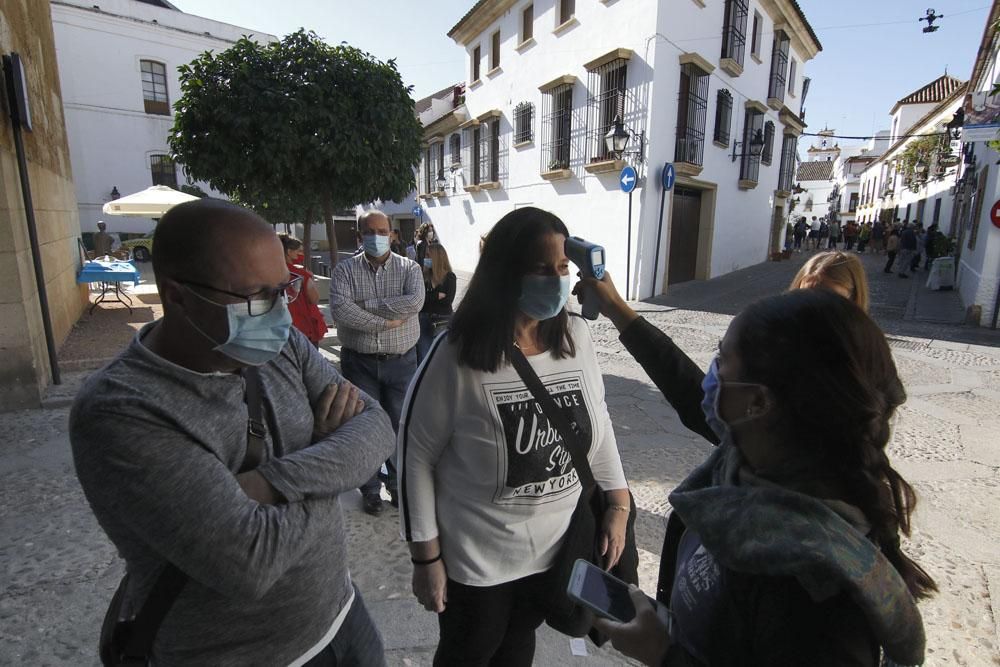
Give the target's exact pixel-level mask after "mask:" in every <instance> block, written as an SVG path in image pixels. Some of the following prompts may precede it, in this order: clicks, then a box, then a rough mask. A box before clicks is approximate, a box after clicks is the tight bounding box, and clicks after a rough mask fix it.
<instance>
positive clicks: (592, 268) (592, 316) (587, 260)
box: [566, 236, 604, 320]
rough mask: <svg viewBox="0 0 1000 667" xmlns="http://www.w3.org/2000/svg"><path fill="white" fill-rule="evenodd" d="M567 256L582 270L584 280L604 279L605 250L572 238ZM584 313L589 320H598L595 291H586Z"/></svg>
mask: <svg viewBox="0 0 1000 667" xmlns="http://www.w3.org/2000/svg"><path fill="white" fill-rule="evenodd" d="M566 256H567V257H569V259H570V261H571V262H573V263H574V264H576V265H577V267H579V269H580V275H581V276H583V277H584V278H596V279H597V280H600V279H601V278H603V277H604V248H603V247H602V246H599V245H597V244H596V243H591V242H590V241H585V240H584V239H581V238H580V237H579V236H571V237H569V238H568V239H566ZM583 294H584V296H583V311H582V312H581V313H580V314H581V315H583V316H584V317H585V318H587V319H588V320H596V319H597V316H598V315H599V314H600V310H599V308H598V305H599V304H598V301H597V294H596V293H595V292H593V290H584V293H583Z"/></svg>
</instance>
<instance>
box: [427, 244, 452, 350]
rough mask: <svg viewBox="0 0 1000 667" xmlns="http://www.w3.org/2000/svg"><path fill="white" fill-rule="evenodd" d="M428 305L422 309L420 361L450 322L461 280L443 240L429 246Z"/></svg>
mask: <svg viewBox="0 0 1000 667" xmlns="http://www.w3.org/2000/svg"><path fill="white" fill-rule="evenodd" d="M424 285H425V286H426V288H427V291H426V293H425V294H424V307H423V309H422V310H421V311H420V339H419V340H418V341H417V363H420V362H421V361H423V360H424V357H425V356H427V350H429V349H430V347H431V343H433V342H434V337H435V336H436V335H437V334H438V332H439V331H440V330H441V329H442V328H444V327H445V326H447V325H448V322H450V321H451V316H452V303H453V302H454V301H455V289H456V285H457V279H456V278H455V272H454V271H452V270H451V262H449V261H448V253H447V252H445V249H444V246H443V245H441V244H440V243H433V244H431V245H429V246H428V247H427V256H426V257H424Z"/></svg>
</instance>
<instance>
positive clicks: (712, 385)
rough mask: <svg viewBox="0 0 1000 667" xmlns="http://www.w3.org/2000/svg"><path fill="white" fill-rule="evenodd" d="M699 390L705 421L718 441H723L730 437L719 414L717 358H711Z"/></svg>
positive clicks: (720, 391)
mask: <svg viewBox="0 0 1000 667" xmlns="http://www.w3.org/2000/svg"><path fill="white" fill-rule="evenodd" d="M701 390H702V391H703V392H705V398H703V399H702V401H701V411H702V412H704V413H705V422H706V423H707V424H708V427H709V428H710V429H712V432H713V433H715V435H717V436H718V437H719V442H725V441H726V440H728V439H729V437H730V431H729V424H727V423H726V420H724V419H723V418H722V417H721V416H720V415H719V396H720V395H721V394H722V382H721V381H720V380H719V358H718V357H716V358H715V359H712V363H711V365H709V367H708V372H707V373H705V379H703V380H702V381H701Z"/></svg>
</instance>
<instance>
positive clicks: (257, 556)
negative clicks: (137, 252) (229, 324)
mask: <svg viewBox="0 0 1000 667" xmlns="http://www.w3.org/2000/svg"><path fill="white" fill-rule="evenodd" d="M154 326H156V323H152V324H149V325H147V326H146V327H144V328H143V329H142V331H140V332H139V333H138V335H137V336H136V338H135V340H133V342H132V344H131V345H130V346H129V347H128V348H126V350H125V351H124V352H123V353H122V354H121V355H120V356H119V357H118V358H117V359H115V360H114V361H113V362H111V363H110V364H109V365H108V366H106V367H105V368H103V369H102V370H100V371H98V372H97V373H95V374H94V375H93V376H91V377H90V378H89V379H88V381H87V383H86V384H85V385H84V386H83V388H82V389H81V391H80V394H79V395H78V396H77V399H76V402H75V404H74V406H73V410H72V413H71V415H70V440H71V443H72V447H73V458H74V461H75V463H76V470H77V475H78V476H79V478H80V483H81V484H82V486H83V490H84V493H85V494H86V496H87V500H88V501H89V502H90V505H91V507H92V508H93V510H94V514H95V515H96V516H97V519H98V521H99V522H100V524H101V527H102V528H103V529H104V531H105V532H106V533H107V534H108V537H109V538H110V539H111V541H112V542H114V544H115V546H116V547H117V548H118V550H119V552H120V553H121V555H122V557H123V558H125V560H126V563H127V568H128V571H129V573H130V586H129V590H128V592H127V596H126V606H127V609H135V608H137V607H138V606H140V605H141V604H142V602H143V601H144V600H145V598H146V595H147V594H148V592H149V590H150V588H151V587H152V585H153V583H154V581H155V579H156V577H157V575H158V574H159V572H160V571H161V570H162V568H163V567H164V565H165V563H166V562H167V561H169V562H171V563H173V564H174V565H176V566H177V567H178V568H180V569H181V570H182V571H183V572H185V573H186V574H187V575H188V576H189V577H190V580H189V581H188V583H187V585H186V586H185V588H184V589H183V591H182V592H181V594H180V597H179V598H178V599H177V601H176V603H175V604H174V606H173V608H172V609H171V611H170V613H169V614H168V615H167V617H166V619H165V620H164V622H163V625H162V626H161V627H160V631H159V633H158V634H157V639H156V644H155V647H154V656H155V659H156V664H157V665H158V666H159V665H175V664H191V663H198V664H212V665H245V664H262V665H263V664H266V665H278V664H287V663H288V662H290V661H292V660H294V659H295V658H297V657H299V656H300V655H302V654H303V653H304V652H306V651H307V650H309V649H310V648H311V647H312V646H314V645H315V644H316V643H317V642H319V641H320V639H321V638H323V636H324V634H325V633H326V632H327V631H328V630H329V629H330V628H331V626H332V624H333V621H334V619H335V618H336V617H337V614H338V613H339V612H340V610H341V608H342V607H343V606H344V605H345V604H346V603H347V602H348V600H349V599H350V596H351V584H350V575H349V573H348V571H347V556H346V550H345V544H344V529H343V519H342V517H341V512H340V505H339V502H338V500H337V496H338V495H339V494H340V493H341V492H343V491H346V490H349V489H353V488H356V487H358V486H359V485H360V484H362V483H363V482H364V481H365V480H367V479H368V478H369V477H371V473H372V471H373V470H375V469H376V468H377V467H378V466H379V464H381V463H382V461H384V460H385V458H386V457H387V456H388V455H389V453H390V451H391V450H392V447H393V444H394V441H395V438H394V435H393V431H392V426H391V425H390V423H389V419H388V417H387V416H386V414H385V412H384V411H383V410H382V409H381V408H380V407H379V406H378V404H377V403H376V402H375V401H373V400H372V399H371V398H369V397H367V396H364V401H365V404H366V409H365V410H364V412H362V413H361V414H360V415H358V416H356V417H354V418H353V419H351V420H349V421H348V422H346V423H345V424H343V425H342V426H341V427H340V428H339V429H337V430H336V431H334V432H333V433H332V434H330V435H328V436H326V437H324V438H322V439H320V440H317V441H316V442H313V437H312V430H313V409H312V407H311V406H312V405H313V404H314V403H315V402H316V400H317V398H318V397H319V395H320V394H321V393H322V391H323V390H324V389H325V388H326V386H327V385H328V384H330V383H339V382H340V381H341V379H342V378H341V376H340V375H339V374H338V373H337V371H336V369H334V367H333V366H331V365H330V364H329V363H328V362H327V361H326V360H325V359H324V358H323V356H322V355H320V354H319V352H318V351H316V350H315V348H313V346H312V345H311V344H310V343H309V341H308V340H307V339H306V338H305V337H304V336H303V335H301V334H300V333H299V332H298V331H295V330H294V329H293V330H292V335H291V338H290V340H289V342H288V344H287V345H286V346H285V348H284V350H282V352H281V354H280V355H279V356H278V357H277V359H275V360H274V361H272V362H269V363H267V364H265V365H264V366H262V367H261V383H262V385H263V392H264V396H265V415H266V417H267V421H268V431H269V432H268V437H267V454H266V456H265V459H264V462H263V463H262V464H261V465H260V466H259V467H258V471H259V472H260V473H261V474H262V475H263V476H264V477H265V478H266V479H267V480H268V481H269V482H270V483H271V484H272V485H273V486H274V488H275V489H277V491H278V492H280V493H281V494H282V495H283V496H284V497H285V498H286V499H287V500H288V502H287V503H282V504H279V505H273V506H268V505H260V504H258V503H257V502H255V501H253V500H251V499H250V498H248V497H247V496H246V494H244V492H243V490H242V489H241V488H240V486H239V484H238V483H237V481H236V477H235V474H236V472H237V471H238V470H239V468H240V465H241V463H242V461H243V457H244V454H245V452H246V444H247V407H246V403H245V402H244V399H243V392H244V383H243V379H242V377H241V376H240V375H233V374H202V373H195V372H193V371H190V370H187V369H185V368H181V367H180V366H177V365H175V364H172V363H170V362H168V361H166V360H164V359H162V358H161V357H159V356H157V355H156V354H154V353H153V352H151V351H150V350H149V349H147V348H146V347H145V346H144V345H143V344H142V343H141V342H140V341H141V340H142V338H143V337H144V336H145V335H146V334H147V333H148V332H149V331H150V330H151V328H152V327H154Z"/></svg>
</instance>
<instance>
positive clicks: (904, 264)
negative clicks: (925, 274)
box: [899, 223, 917, 278]
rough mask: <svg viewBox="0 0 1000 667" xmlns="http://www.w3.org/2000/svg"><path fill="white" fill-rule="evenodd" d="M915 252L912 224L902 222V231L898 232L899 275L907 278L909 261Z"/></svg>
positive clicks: (915, 237) (915, 240) (915, 233)
mask: <svg viewBox="0 0 1000 667" xmlns="http://www.w3.org/2000/svg"><path fill="white" fill-rule="evenodd" d="M915 252H917V232H916V231H915V230H914V229H913V225H906V223H903V231H902V232H900V234H899V277H900V278H909V277H910V275H909V273H908V272H909V271H910V262H912V261H913V254H914V253H915Z"/></svg>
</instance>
